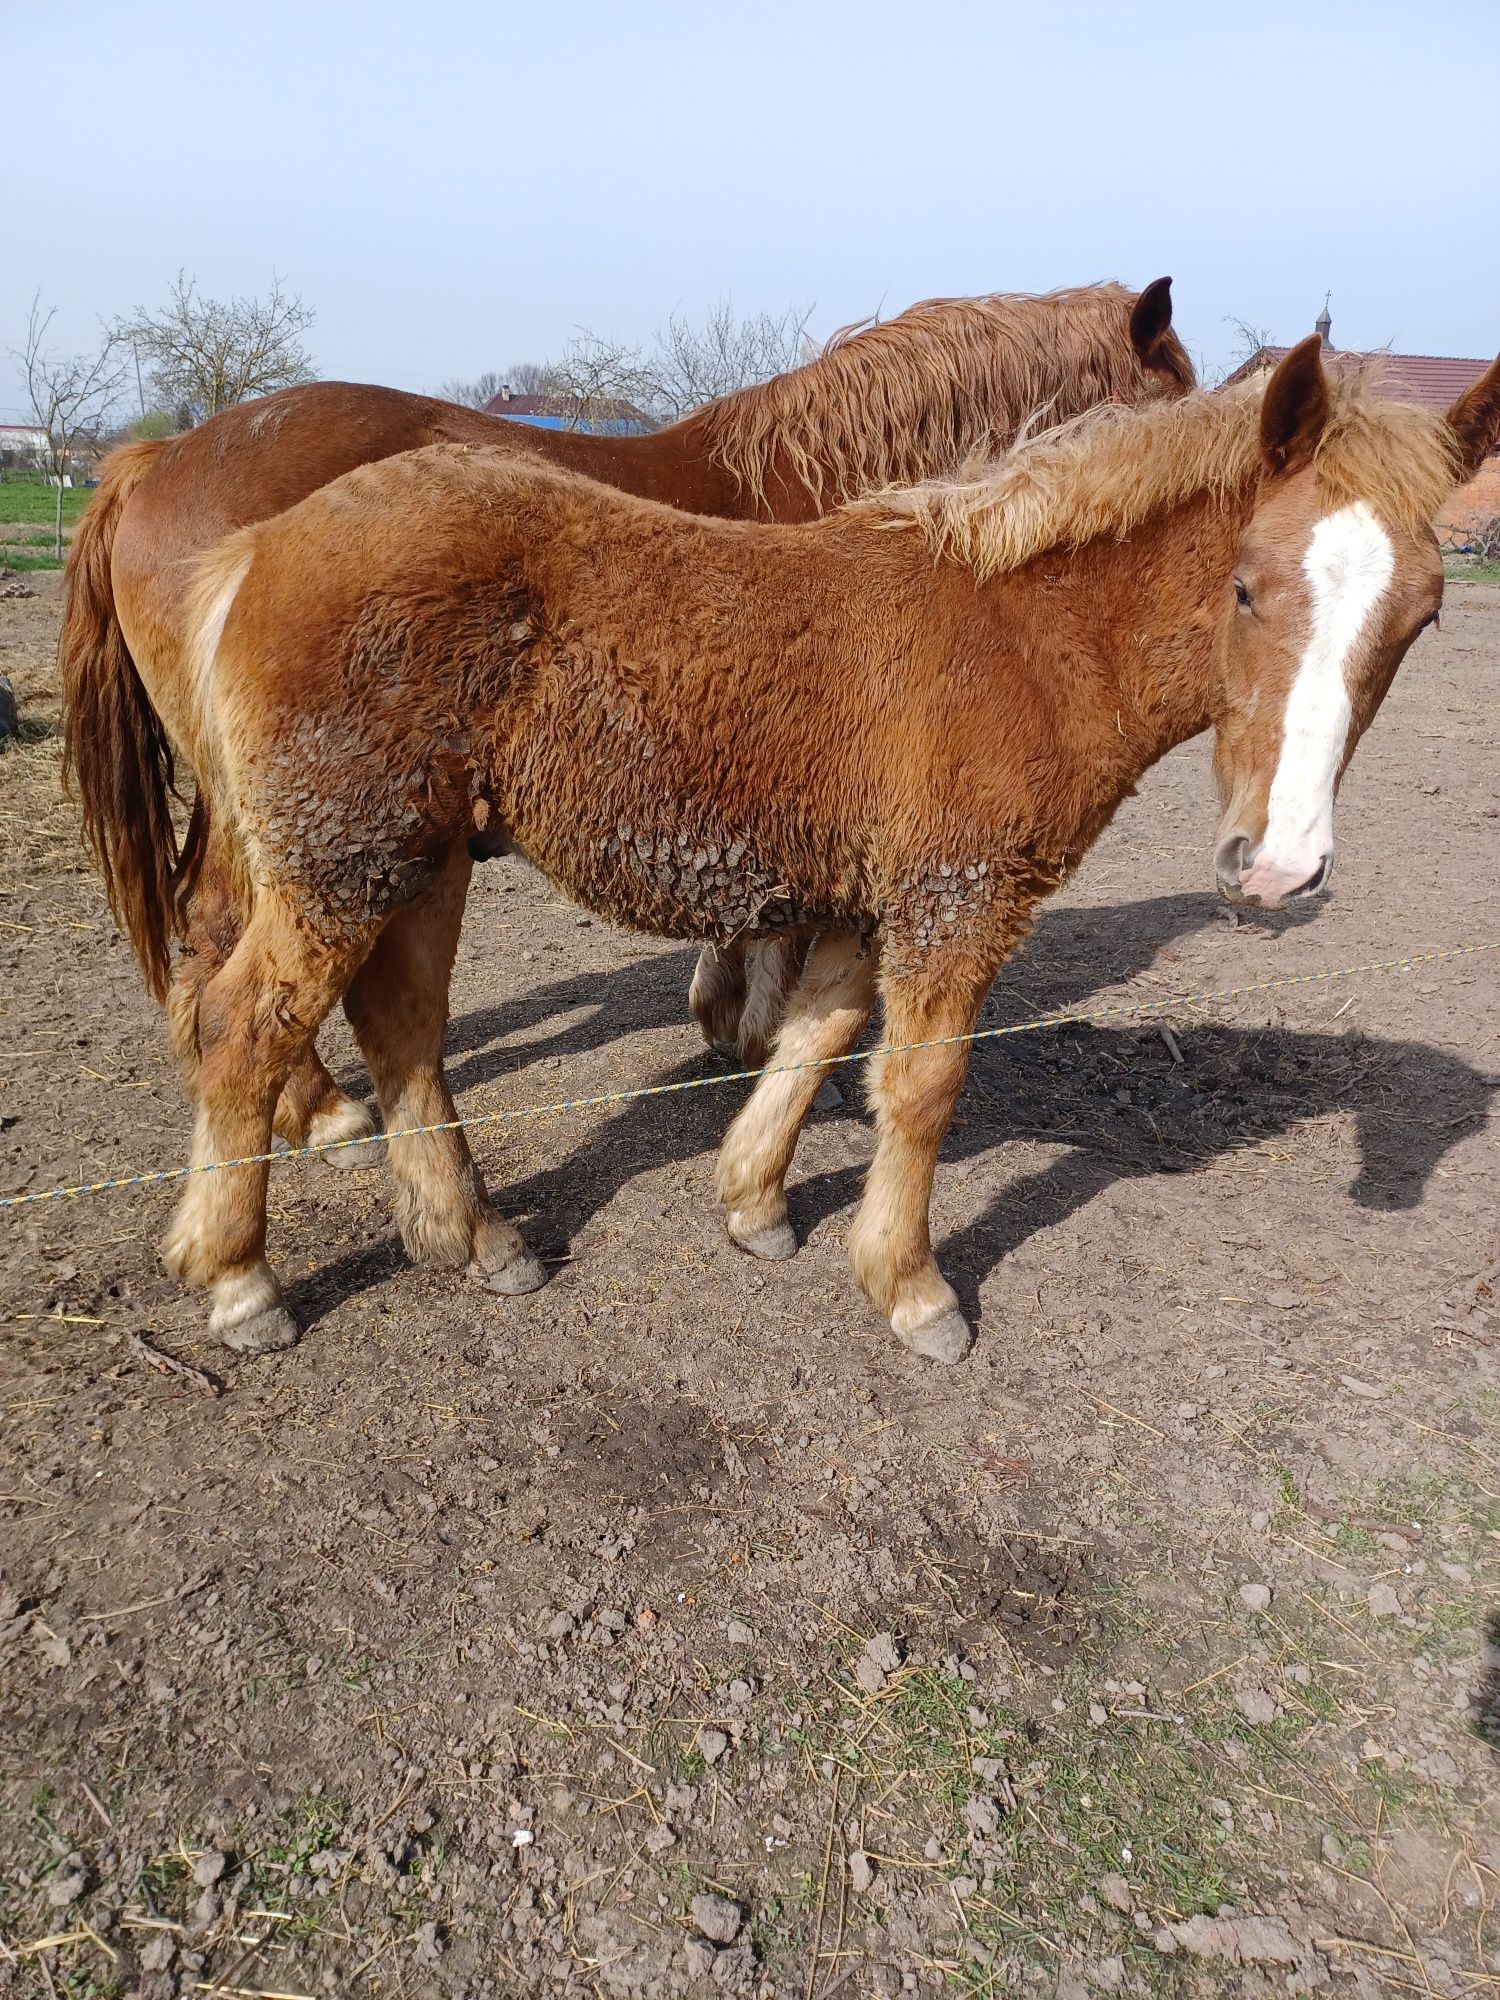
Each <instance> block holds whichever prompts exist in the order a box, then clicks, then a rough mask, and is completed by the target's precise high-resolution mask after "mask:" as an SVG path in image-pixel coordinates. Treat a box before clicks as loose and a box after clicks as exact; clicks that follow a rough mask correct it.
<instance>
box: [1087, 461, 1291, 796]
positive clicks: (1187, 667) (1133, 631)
mask: <svg viewBox="0 0 1500 2000" xmlns="http://www.w3.org/2000/svg"><path fill="white" fill-rule="evenodd" d="M1250 506H1251V499H1250V496H1245V497H1243V498H1241V497H1237V496H1234V495H1230V496H1222V495H1219V496H1210V495H1207V494H1201V495H1198V496H1197V497H1196V498H1194V499H1193V500H1191V501H1187V502H1185V503H1183V504H1182V505H1180V506H1178V507H1174V508H1172V509H1170V510H1168V511H1167V512H1164V513H1162V514H1160V515H1158V516H1156V517H1155V518H1154V519H1152V520H1149V521H1146V522H1143V523H1142V524H1141V525H1140V526H1139V527H1138V528H1136V529H1134V530H1133V531H1132V532H1131V533H1130V534H1129V535H1127V536H1125V537H1124V538H1123V539H1122V540H1120V541H1104V540H1099V541H1096V542H1092V543H1090V544H1089V545H1088V547H1087V548H1085V549H1082V550H1079V551H1078V553H1077V556H1076V557H1075V558H1074V561H1075V562H1076V564H1077V565H1078V573H1077V575H1076V581H1077V583H1078V584H1079V585H1080V586H1081V590H1080V594H1081V595H1082V597H1083V598H1084V601H1085V604H1086V605H1087V607H1088V609H1087V610H1086V612H1085V616H1086V617H1092V620H1093V621H1094V624H1095V627H1096V630H1095V634H1094V637H1095V642H1096V657H1098V658H1100V659H1102V660H1104V661H1105V662H1107V663H1108V664H1107V667H1106V675H1107V679H1108V681H1109V683H1110V685H1109V688H1108V693H1109V694H1111V695H1112V696H1113V698H1114V699H1115V702H1116V713H1115V716H1114V718H1113V720H1112V724H1111V726H1112V727H1113V728H1114V730H1115V733H1116V735H1117V736H1118V737H1120V738H1121V739H1123V741H1124V743H1125V744H1127V745H1128V746H1129V749H1130V752H1131V753H1132V759H1133V761H1134V760H1138V761H1139V769H1138V770H1137V771H1135V773H1134V774H1133V776H1132V778H1131V780H1130V782H1132V783H1133V782H1134V779H1135V777H1139V776H1140V775H1141V773H1142V772H1144V771H1145V770H1147V769H1149V767H1150V766H1151V765H1152V764H1154V763H1155V762H1156V760H1157V759H1158V758H1159V757H1164V756H1165V755H1166V753H1167V752H1168V751H1169V750H1174V749H1175V748H1176V747H1177V745H1178V744H1179V743H1185V742H1186V741H1187V740H1188V738H1189V737H1192V736H1197V735H1198V734H1199V733H1200V732H1201V731H1202V730H1204V729H1206V728H1208V726H1209V724H1210V722H1211V721H1212V720H1213V683H1214V672H1215V662H1216V659H1217V654H1218V641H1219V631H1220V627H1221V624H1222V621H1223V616H1224V605H1225V598H1226V594H1227V591H1228V586H1229V581H1230V577H1231V574H1232V572H1233V568H1234V558H1235V551H1236V549H1237V548H1238V546H1239V540H1240V535H1241V532H1242V530H1243V528H1244V524H1245V522H1246V520H1247V519H1248V517H1249V513H1250Z"/></svg>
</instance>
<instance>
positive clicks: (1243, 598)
mask: <svg viewBox="0 0 1500 2000" xmlns="http://www.w3.org/2000/svg"><path fill="white" fill-rule="evenodd" d="M1234 601H1235V603H1236V604H1237V605H1239V607H1240V609H1241V610H1242V611H1248V610H1249V609H1250V592H1249V591H1248V590H1247V589H1246V587H1245V585H1244V583H1243V582H1242V581H1241V579H1240V578H1239V577H1236V578H1235V580H1234Z"/></svg>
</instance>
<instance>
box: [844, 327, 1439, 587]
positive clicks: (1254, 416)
mask: <svg viewBox="0 0 1500 2000" xmlns="http://www.w3.org/2000/svg"><path fill="white" fill-rule="evenodd" d="M1268 380H1269V377H1268V376H1266V375H1258V376H1254V377H1252V378H1250V379H1249V380H1248V381H1244V382H1238V383H1234V384H1231V385H1229V386H1227V387H1225V388H1222V389H1217V390H1214V391H1213V392H1211V393H1209V392H1205V391H1199V392H1197V393H1195V394H1193V395H1190V396H1186V397H1184V398H1182V399H1181V400H1180V401H1177V402H1170V403H1152V404H1148V405H1146V406H1144V407H1142V408H1140V409H1122V408H1120V407H1118V406H1108V407H1105V408H1102V409H1097V410H1090V411H1087V412H1086V413H1085V414H1084V415H1083V416H1080V417H1075V418H1073V419H1072V420H1071V421H1070V422H1068V423H1065V424H1059V425H1057V426H1056V427H1055V428H1054V429H1052V430H1049V431H1044V432H1042V433H1041V434H1040V435H1038V436H1036V437H1032V438H1029V439H1027V440H1026V441H1025V442H1023V443H1022V444H1020V445H1018V446H1017V447H1016V449H1015V450H1014V451H1013V452H1012V453H1011V454H1010V456H1009V457H1008V458H1006V459H1004V460H1002V461H1001V462H1000V463H998V464H996V465H991V466H987V467H985V468H983V469H982V470H981V471H979V472H977V473H975V474H972V475H971V476H968V477H959V478H956V479H935V480H927V481H924V482H923V483H922V484H921V485H917V486H910V487H907V488H905V489H901V490H895V491H890V492H885V493H876V494H871V495H870V496H869V497H868V498H867V499H864V500H857V501H855V502H854V503H853V504H852V505H851V506H850V507H849V508H848V509H846V511H847V512H848V513H850V514H854V515H864V516H865V517H867V518H872V519H876V520H881V521H885V522H887V523H890V524H892V525H915V526H916V527H918V528H920V529H921V531H922V533H923V534H924V535H925V536H926V538H927V540H928V542H929V544H930V545H931V547H932V549H933V551H934V553H935V554H937V555H939V556H943V557H947V558H950V559H951V560H953V561H955V562H959V563H962V564H964V565H965V566H966V567H967V568H969V569H972V570H973V571H974V572H975V573H976V574H977V575H978V576H979V577H980V578H981V579H983V578H985V577H989V576H995V575H997V574H999V573H1000V572H1001V571H1005V570H1013V569H1019V568H1020V567H1021V565H1022V564H1023V563H1026V562H1029V561H1030V560H1031V559H1032V557H1033V556H1037V555H1041V554H1042V553H1044V551H1046V550H1048V549H1054V548H1076V547H1078V546H1080V545H1081V544H1083V543H1085V542H1090V541H1093V540H1095V539H1096V538H1098V537H1099V536H1103V535H1109V536H1114V537H1115V538H1117V539H1118V538H1121V537H1123V536H1125V535H1127V534H1128V533H1129V532H1130V530H1131V529H1132V528H1134V527H1136V526H1137V525H1138V524H1139V523H1140V522H1142V521H1144V520H1146V519H1148V518H1149V517H1150V516H1151V515H1154V514H1157V513H1161V512H1163V511H1165V510H1166V509H1168V508H1171V507H1176V506H1180V505H1182V504H1184V503H1185V502H1187V501H1189V500H1192V499H1194V498H1196V497H1197V496H1199V495H1210V496H1213V497H1217V498H1220V499H1224V500H1232V499H1236V498H1239V497H1243V496H1245V495H1246V494H1248V493H1249V492H1250V491H1251V489H1252V488H1253V486H1254V484H1255V481H1256V480H1257V479H1258V478H1259V476H1260V472H1261V466H1262V460H1261V451H1260V409H1261V402H1262V400H1263V398H1264V396H1265V389H1266V383H1267V381H1268ZM1379 382H1380V367H1379V363H1378V361H1377V362H1374V363H1369V364H1366V365H1364V366H1360V367H1356V368H1349V369H1346V370H1344V371H1341V372H1340V373H1339V374H1337V375H1335V376H1332V377H1331V378H1330V380H1329V398H1330V404H1331V412H1330V415H1329V419H1328V423H1327V425H1326V426H1325V428H1324V431H1323V435H1322V438H1321V440H1320V442H1319V445H1318V449H1317V453H1316V456H1315V459H1314V469H1315V471H1316V474H1317V478H1318V483H1319V485H1320V487H1321V488H1322V490H1323V491H1324V493H1325V494H1326V495H1327V498H1328V503H1329V507H1330V509H1333V508H1336V507H1341V506H1346V505H1348V504H1349V503H1350V502H1351V501H1354V500H1365V501H1368V503H1369V504H1370V506H1371V507H1373V508H1374V509H1375V510H1376V512H1377V513H1379V514H1382V515H1384V516H1385V517H1386V518H1387V519H1388V520H1391V521H1393V522H1395V523H1396V524H1397V525H1399V526H1402V527H1405V528H1409V529H1411V530H1413V531H1417V530H1420V529H1421V528H1423V527H1425V526H1427V525H1428V524H1429V523H1430V522H1431V520H1432V517H1433V515H1434V513H1435V512H1436V511H1437V509H1438V507H1439V506H1440V505H1441V503H1442V501H1443V500H1444V499H1445V498H1446V496H1447V495H1448V494H1449V493H1450V492H1451V491H1452V489H1453V486H1454V484H1455V482H1456V479H1457V445H1456V442H1455V440H1454V437H1453V433H1452V432H1451V431H1450V430H1449V428H1448V426H1447V424H1446V423H1445V422H1444V421H1443V419H1442V418H1441V417H1440V416H1437V415H1435V414H1434V413H1433V412H1432V411H1430V410H1426V409H1423V408H1422V407H1421V406H1420V405H1418V404H1414V403H1397V402H1392V401H1390V400H1389V399H1388V398H1386V397H1383V396H1381V395H1380V393H1379Z"/></svg>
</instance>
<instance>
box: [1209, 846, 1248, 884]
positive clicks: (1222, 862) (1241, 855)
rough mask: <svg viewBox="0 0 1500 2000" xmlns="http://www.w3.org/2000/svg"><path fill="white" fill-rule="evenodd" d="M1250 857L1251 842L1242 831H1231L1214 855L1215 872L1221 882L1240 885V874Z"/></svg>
mask: <svg viewBox="0 0 1500 2000" xmlns="http://www.w3.org/2000/svg"><path fill="white" fill-rule="evenodd" d="M1249 858H1250V843H1249V841H1248V840H1247V839H1246V838H1245V836H1244V834H1242V833H1231V834H1230V835H1229V836H1228V837H1227V838H1226V839H1224V840H1221V841H1220V842H1219V846H1218V851H1217V853H1216V854H1215V855H1214V872H1215V873H1216V874H1217V875H1218V878H1219V880H1220V881H1221V882H1228V883H1231V884H1233V885H1234V886H1236V887H1238V885H1239V879H1240V876H1241V875H1242V874H1243V873H1244V871H1245V865H1246V863H1247V862H1248V860H1249Z"/></svg>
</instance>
